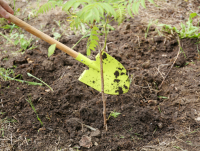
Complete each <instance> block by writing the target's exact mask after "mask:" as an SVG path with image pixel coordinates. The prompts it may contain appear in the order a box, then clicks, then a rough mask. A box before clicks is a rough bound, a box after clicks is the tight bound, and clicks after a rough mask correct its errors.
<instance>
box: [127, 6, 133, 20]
mask: <svg viewBox="0 0 200 151" xmlns="http://www.w3.org/2000/svg"><path fill="white" fill-rule="evenodd" d="M128 14H129V15H130V16H131V17H133V14H132V11H131V4H129V5H128Z"/></svg>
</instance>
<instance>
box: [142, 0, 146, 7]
mask: <svg viewBox="0 0 200 151" xmlns="http://www.w3.org/2000/svg"><path fill="white" fill-rule="evenodd" d="M141 5H142V7H144V8H146V5H145V0H141Z"/></svg>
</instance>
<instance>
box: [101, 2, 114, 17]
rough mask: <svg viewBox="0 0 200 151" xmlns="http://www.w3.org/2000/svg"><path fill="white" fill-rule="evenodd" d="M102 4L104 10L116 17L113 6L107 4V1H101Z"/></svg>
mask: <svg viewBox="0 0 200 151" xmlns="http://www.w3.org/2000/svg"><path fill="white" fill-rule="evenodd" d="M103 6H104V9H105V10H106V12H107V13H108V14H110V15H111V16H113V17H114V18H115V19H116V12H115V10H114V8H113V7H112V6H111V5H110V4H107V3H103Z"/></svg>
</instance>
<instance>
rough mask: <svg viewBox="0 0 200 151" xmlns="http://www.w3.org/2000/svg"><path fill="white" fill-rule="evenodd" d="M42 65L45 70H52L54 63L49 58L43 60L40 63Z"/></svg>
mask: <svg viewBox="0 0 200 151" xmlns="http://www.w3.org/2000/svg"><path fill="white" fill-rule="evenodd" d="M42 66H43V67H44V68H45V70H47V71H53V70H54V64H53V62H52V61H49V60H44V61H43V63H42Z"/></svg>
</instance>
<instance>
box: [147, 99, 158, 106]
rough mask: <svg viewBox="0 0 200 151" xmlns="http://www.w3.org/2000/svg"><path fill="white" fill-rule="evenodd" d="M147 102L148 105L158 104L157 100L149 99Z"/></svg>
mask: <svg viewBox="0 0 200 151" xmlns="http://www.w3.org/2000/svg"><path fill="white" fill-rule="evenodd" d="M148 103H149V105H152V106H155V105H157V104H158V101H157V100H149V101H148Z"/></svg>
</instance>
